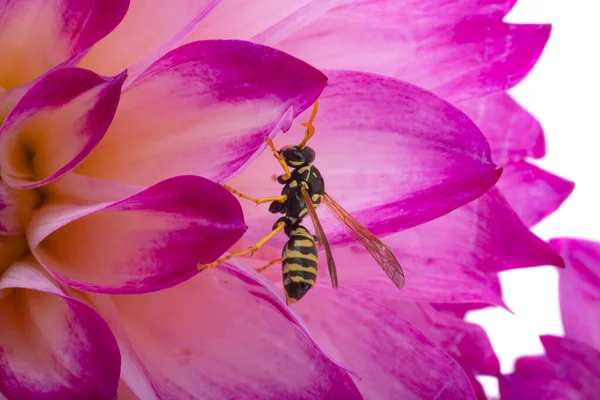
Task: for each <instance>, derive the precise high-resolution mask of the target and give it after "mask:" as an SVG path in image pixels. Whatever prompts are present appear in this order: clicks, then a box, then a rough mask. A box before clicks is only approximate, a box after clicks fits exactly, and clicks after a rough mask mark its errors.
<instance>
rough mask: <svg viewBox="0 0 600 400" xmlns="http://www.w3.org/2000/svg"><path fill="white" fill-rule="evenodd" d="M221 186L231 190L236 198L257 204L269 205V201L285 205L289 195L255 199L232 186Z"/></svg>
mask: <svg viewBox="0 0 600 400" xmlns="http://www.w3.org/2000/svg"><path fill="white" fill-rule="evenodd" d="M221 186H223V187H224V188H225V189H227V190H229V191H230V192H231V193H233V194H235V195H236V196H238V197H241V198H242V199H246V200H250V201H252V202H254V203H256V204H263V203H268V202H269V201H278V202H280V203H283V202H285V201H286V200H287V198H288V196H287V194H282V195H280V196H270V197H259V198H258V199H255V198H254V197H250V196H246V195H245V194H243V193H241V192H238V191H237V190H235V189H234V188H232V187H231V186H227V185H224V184H221Z"/></svg>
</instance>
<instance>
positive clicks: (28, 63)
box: [0, 0, 129, 89]
mask: <svg viewBox="0 0 600 400" xmlns="http://www.w3.org/2000/svg"><path fill="white" fill-rule="evenodd" d="M128 4H129V1H127V0H102V1H98V0H34V1H11V0H2V1H0V52H1V53H2V63H0V87H4V89H12V88H15V87H17V86H20V85H22V84H24V83H26V82H28V81H30V80H32V79H34V78H36V77H38V76H39V75H41V74H43V73H45V72H46V71H49V70H50V69H52V68H53V67H55V66H56V65H58V64H60V63H62V62H63V61H65V60H67V59H69V58H71V57H73V56H76V55H77V54H79V53H81V52H83V51H84V50H86V49H88V48H89V47H90V46H92V45H93V44H94V43H96V42H97V41H98V40H100V39H102V38H103V37H104V36H106V35H107V34H108V33H109V32H110V31H112V30H113V29H114V28H115V27H116V26H117V25H118V24H119V22H120V21H121V19H122V18H123V16H124V15H125V12H126V10H127V7H128Z"/></svg>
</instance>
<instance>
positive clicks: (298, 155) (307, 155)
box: [279, 146, 315, 168]
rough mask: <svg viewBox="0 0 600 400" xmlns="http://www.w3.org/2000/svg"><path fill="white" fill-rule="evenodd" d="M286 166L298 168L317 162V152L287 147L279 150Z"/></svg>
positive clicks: (306, 148)
mask: <svg viewBox="0 0 600 400" xmlns="http://www.w3.org/2000/svg"><path fill="white" fill-rule="evenodd" d="M279 154H281V156H282V157H283V159H284V160H285V162H286V164H287V165H288V166H290V167H292V168H298V167H301V166H303V165H307V164H310V163H312V162H313V161H315V151H314V150H313V149H312V148H310V147H308V146H304V147H303V148H302V149H301V148H299V147H298V146H285V147H282V148H281V150H279Z"/></svg>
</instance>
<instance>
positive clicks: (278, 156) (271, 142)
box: [265, 138, 292, 181]
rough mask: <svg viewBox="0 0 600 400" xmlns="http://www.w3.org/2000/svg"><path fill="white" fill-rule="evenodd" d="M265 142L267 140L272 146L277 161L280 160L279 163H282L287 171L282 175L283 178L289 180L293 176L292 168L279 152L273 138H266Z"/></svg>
mask: <svg viewBox="0 0 600 400" xmlns="http://www.w3.org/2000/svg"><path fill="white" fill-rule="evenodd" d="M265 142H267V144H268V145H269V147H270V148H271V151H272V152H273V155H274V156H275V158H277V161H279V165H281V168H283V170H284V171H285V174H284V175H282V176H281V179H283V180H284V181H287V180H289V179H290V178H291V177H292V173H291V172H290V168H289V167H288V166H287V164H286V163H285V160H284V159H283V157H282V156H281V154H279V152H278V151H277V149H276V148H275V145H274V144H273V141H272V140H271V139H269V138H265Z"/></svg>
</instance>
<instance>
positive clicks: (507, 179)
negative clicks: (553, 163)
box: [496, 161, 575, 227]
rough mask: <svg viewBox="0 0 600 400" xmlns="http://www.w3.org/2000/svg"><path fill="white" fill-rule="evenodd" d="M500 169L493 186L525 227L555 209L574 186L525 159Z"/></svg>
mask: <svg viewBox="0 0 600 400" xmlns="http://www.w3.org/2000/svg"><path fill="white" fill-rule="evenodd" d="M503 169H504V173H503V174H502V178H500V180H499V181H498V184H497V185H496V187H497V188H498V189H500V191H501V192H502V194H503V195H504V197H505V198H506V200H507V201H508V202H509V204H510V205H511V207H512V208H513V209H514V210H515V212H516V213H517V214H518V215H519V218H520V219H521V221H523V223H524V224H525V225H527V226H529V227H531V226H533V225H535V224H537V223H538V222H540V221H541V220H543V219H544V218H546V217H547V216H549V215H550V214H552V213H553V212H554V211H556V210H557V209H558V207H560V205H561V204H562V203H563V202H564V201H565V200H566V199H567V197H569V195H570V194H571V192H573V189H574V188H575V183H573V182H571V181H568V180H566V179H563V178H561V177H559V176H556V175H553V174H551V173H549V172H547V171H544V170H543V169H541V168H539V167H536V166H535V165H532V164H529V163H528V162H526V161H515V162H510V163H508V164H506V165H505V166H504V167H503Z"/></svg>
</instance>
